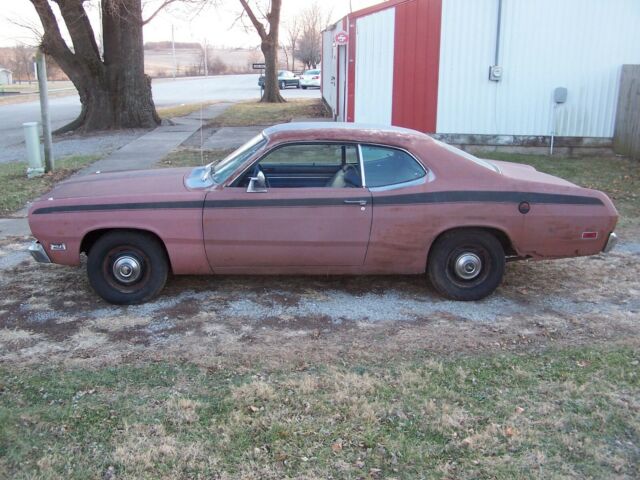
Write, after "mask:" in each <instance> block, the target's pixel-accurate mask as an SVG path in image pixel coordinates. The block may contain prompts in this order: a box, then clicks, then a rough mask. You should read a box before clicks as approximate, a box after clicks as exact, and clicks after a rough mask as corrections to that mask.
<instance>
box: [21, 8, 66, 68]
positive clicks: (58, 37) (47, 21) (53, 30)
mask: <svg viewBox="0 0 640 480" xmlns="http://www.w3.org/2000/svg"><path fill="white" fill-rule="evenodd" d="M30 2H31V3H32V4H33V6H34V8H35V9H36V13H37V14H38V17H40V21H41V22H42V28H43V30H44V34H43V35H42V40H41V47H42V50H43V51H44V52H45V53H48V54H49V55H51V56H52V57H54V58H55V59H56V60H57V61H58V63H59V64H60V65H61V66H62V65H63V64H66V65H69V66H71V65H74V64H75V63H76V58H75V55H74V53H73V52H72V51H71V49H70V48H69V47H68V46H67V44H66V42H65V41H64V39H63V38H62V34H61V33H60V28H59V27H58V22H57V20H56V16H55V14H54V13H53V10H51V6H50V5H49V2H48V1H47V0H30Z"/></svg>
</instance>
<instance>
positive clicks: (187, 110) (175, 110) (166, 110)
mask: <svg viewBox="0 0 640 480" xmlns="http://www.w3.org/2000/svg"><path fill="white" fill-rule="evenodd" d="M214 103H216V102H204V103H183V104H182V105H175V106H173V107H159V108H157V109H156V110H157V111H158V115H160V118H175V117H184V116H186V115H189V114H191V113H193V112H197V111H199V110H200V109H201V108H204V107H208V106H209V105H213V104H214Z"/></svg>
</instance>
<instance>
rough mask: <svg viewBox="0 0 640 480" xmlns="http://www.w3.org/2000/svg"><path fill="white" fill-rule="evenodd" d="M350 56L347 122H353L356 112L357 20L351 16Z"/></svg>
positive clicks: (348, 20) (349, 17)
mask: <svg viewBox="0 0 640 480" xmlns="http://www.w3.org/2000/svg"><path fill="white" fill-rule="evenodd" d="M347 23H348V24H349V54H348V56H347V62H348V65H347V122H353V119H354V116H355V111H356V19H355V18H354V17H352V16H351V15H349V16H348V17H347Z"/></svg>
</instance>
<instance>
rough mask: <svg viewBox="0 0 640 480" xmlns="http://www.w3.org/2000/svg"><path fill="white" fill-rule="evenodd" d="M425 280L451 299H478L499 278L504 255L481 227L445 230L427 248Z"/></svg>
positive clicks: (489, 291)
mask: <svg viewBox="0 0 640 480" xmlns="http://www.w3.org/2000/svg"><path fill="white" fill-rule="evenodd" d="M428 262H429V263H428V265H427V273H428V275H429V280H430V281H431V283H432V285H433V286H434V287H435V289H436V290H437V291H438V292H439V293H440V294H442V295H443V296H445V297H447V298H450V299H452V300H464V301H469V300H480V299H482V298H485V297H487V296H488V295H491V294H492V293H493V292H494V291H495V289H496V288H498V286H499V285H500V282H502V277H503V276H504V267H505V255H504V249H503V248H502V245H501V244H500V242H499V241H498V239H497V238H496V237H495V236H493V235H491V234H490V233H488V232H485V231H483V230H471V229H470V230H461V231H453V232H449V233H445V234H444V235H442V236H441V237H440V238H438V240H436V242H435V243H434V245H433V247H432V248H431V252H430V254H429V260H428Z"/></svg>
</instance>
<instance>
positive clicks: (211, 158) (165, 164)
mask: <svg viewBox="0 0 640 480" xmlns="http://www.w3.org/2000/svg"><path fill="white" fill-rule="evenodd" d="M231 152H233V150H197V149H192V148H180V149H177V150H174V151H173V152H171V153H170V154H169V155H167V156H166V157H165V158H163V159H162V161H161V162H159V163H158V164H156V168H177V167H199V166H201V165H206V164H208V163H211V162H215V163H217V162H219V161H220V160H222V159H223V158H224V157H226V156H227V155H229V154H230V153H231Z"/></svg>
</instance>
